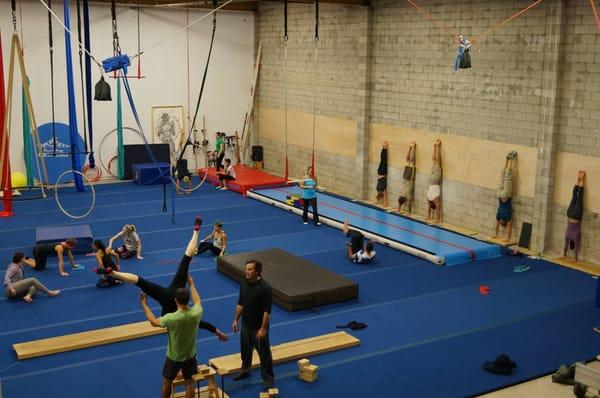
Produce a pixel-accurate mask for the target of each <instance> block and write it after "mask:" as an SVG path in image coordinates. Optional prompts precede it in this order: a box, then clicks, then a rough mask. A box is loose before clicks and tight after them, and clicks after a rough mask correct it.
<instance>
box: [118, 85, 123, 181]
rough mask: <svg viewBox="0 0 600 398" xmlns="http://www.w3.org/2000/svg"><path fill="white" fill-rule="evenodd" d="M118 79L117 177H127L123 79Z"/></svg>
mask: <svg viewBox="0 0 600 398" xmlns="http://www.w3.org/2000/svg"><path fill="white" fill-rule="evenodd" d="M116 80H117V161H118V163H119V166H118V169H117V177H118V178H119V180H122V179H124V178H125V150H124V149H123V113H122V111H121V80H120V79H116Z"/></svg>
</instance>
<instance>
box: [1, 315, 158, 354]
mask: <svg viewBox="0 0 600 398" xmlns="http://www.w3.org/2000/svg"><path fill="white" fill-rule="evenodd" d="M166 331H167V329H163V328H156V327H154V326H152V325H151V324H150V322H148V321H143V322H135V323H128V324H125V325H119V326H113V327H109V328H103V329H95V330H90V331H87V332H80V333H73V334H66V335H64V336H57V337H50V338H47V339H40V340H33V341H29V342H25V343H17V344H13V349H14V350H15V352H16V353H17V358H18V359H21V360H22V359H30V358H36V357H41V356H45V355H51V354H57V353H60V352H66V351H73V350H79V349H82V348H89V347H96V346H99V345H104V344H110V343H116V342H120V341H126V340H132V339H139V338H140V337H146V336H155V335H157V334H161V333H165V332H166Z"/></svg>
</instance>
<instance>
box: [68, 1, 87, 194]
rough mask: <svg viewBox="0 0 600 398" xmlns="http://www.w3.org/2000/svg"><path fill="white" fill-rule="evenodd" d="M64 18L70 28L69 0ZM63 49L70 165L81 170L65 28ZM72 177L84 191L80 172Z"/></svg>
mask: <svg viewBox="0 0 600 398" xmlns="http://www.w3.org/2000/svg"><path fill="white" fill-rule="evenodd" d="M64 18H65V26H66V27H67V29H69V30H70V29H71V22H70V18H69V0H65V4H64ZM65 51H66V57H67V93H68V97H69V132H70V137H71V166H72V168H73V170H76V171H79V172H81V162H80V161H79V158H78V156H77V155H78V154H79V152H80V149H79V146H78V145H77V136H78V133H77V112H76V110H75V86H74V84H73V59H72V53H71V35H70V33H69V32H68V31H67V30H65ZM73 179H74V181H75V186H76V187H77V190H78V191H79V192H83V191H85V186H84V185H83V179H82V177H81V175H80V174H77V173H73Z"/></svg>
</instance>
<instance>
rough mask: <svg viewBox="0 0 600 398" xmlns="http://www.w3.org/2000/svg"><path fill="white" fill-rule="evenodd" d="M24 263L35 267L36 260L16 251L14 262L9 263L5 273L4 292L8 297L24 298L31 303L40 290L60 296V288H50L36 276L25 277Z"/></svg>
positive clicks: (51, 295)
mask: <svg viewBox="0 0 600 398" xmlns="http://www.w3.org/2000/svg"><path fill="white" fill-rule="evenodd" d="M24 265H28V266H30V267H35V261H34V260H33V259H31V258H29V257H25V254H24V253H18V252H17V253H15V254H14V255H13V259H12V263H10V264H9V265H8V268H7V269H6V274H4V293H5V294H6V297H8V298H22V299H23V301H25V302H27V303H31V302H32V301H33V296H34V295H35V293H36V292H37V291H38V290H41V291H42V292H44V293H46V294H47V295H48V296H50V297H54V296H58V294H59V293H60V290H50V289H48V288H47V287H46V286H44V285H43V284H42V283H41V282H40V281H38V280H37V279H36V278H25V270H24V269H23V266H24Z"/></svg>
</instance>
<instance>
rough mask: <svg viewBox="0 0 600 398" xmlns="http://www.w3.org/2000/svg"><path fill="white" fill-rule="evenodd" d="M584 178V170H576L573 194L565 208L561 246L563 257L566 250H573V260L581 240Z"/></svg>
mask: <svg viewBox="0 0 600 398" xmlns="http://www.w3.org/2000/svg"><path fill="white" fill-rule="evenodd" d="M584 180H585V171H583V170H579V171H578V172H577V183H576V184H575V185H574V186H573V196H572V197H571V203H569V208H568V209H567V231H566V232H565V246H564V248H563V258H565V259H566V258H567V251H568V250H569V249H571V250H573V253H574V257H575V261H577V254H578V253H579V244H580V242H581V220H582V219H583V184H584Z"/></svg>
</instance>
